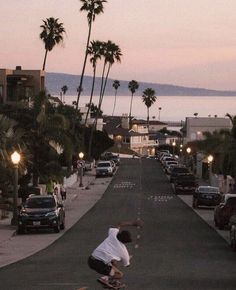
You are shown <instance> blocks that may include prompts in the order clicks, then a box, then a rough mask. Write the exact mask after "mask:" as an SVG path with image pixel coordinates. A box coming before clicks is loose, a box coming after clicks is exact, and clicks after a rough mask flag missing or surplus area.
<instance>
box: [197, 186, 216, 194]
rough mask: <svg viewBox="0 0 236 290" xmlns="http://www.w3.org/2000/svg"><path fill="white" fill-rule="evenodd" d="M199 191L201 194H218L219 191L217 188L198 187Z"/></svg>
mask: <svg viewBox="0 0 236 290" xmlns="http://www.w3.org/2000/svg"><path fill="white" fill-rule="evenodd" d="M199 191H201V192H203V193H219V189H218V188H217V187H202V186H200V187H199Z"/></svg>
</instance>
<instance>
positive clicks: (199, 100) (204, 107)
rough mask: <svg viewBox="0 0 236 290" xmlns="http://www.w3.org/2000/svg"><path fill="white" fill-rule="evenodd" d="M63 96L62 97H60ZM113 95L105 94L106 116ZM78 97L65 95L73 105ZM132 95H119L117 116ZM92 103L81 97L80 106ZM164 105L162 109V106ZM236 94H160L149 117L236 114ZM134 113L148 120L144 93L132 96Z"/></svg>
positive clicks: (125, 111)
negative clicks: (143, 100)
mask: <svg viewBox="0 0 236 290" xmlns="http://www.w3.org/2000/svg"><path fill="white" fill-rule="evenodd" d="M57 97H58V98H60V96H59V95H58V96H57ZM98 98H99V96H94V97H93V102H94V103H95V104H97V103H98ZM114 98H115V97H114V96H104V99H103V104H102V111H103V114H105V115H112V111H113V106H114ZM76 100H77V96H69V95H68V96H67V95H65V103H66V104H68V105H72V103H73V101H76ZM130 100H131V96H117V101H116V108H115V112H114V115H117V116H121V115H123V114H128V113H129V108H130ZM88 102H89V96H83V95H82V96H81V97H80V101H79V106H80V107H84V106H85V105H86V104H87V103H88ZM159 108H161V109H159ZM235 112H236V97H235V96H223V97H222V96H157V100H156V102H155V103H154V104H153V105H152V106H151V108H150V119H155V120H160V121H163V122H167V121H172V122H181V121H185V118H186V117H193V116H194V114H195V113H197V114H198V117H216V116H217V117H222V118H223V117H225V116H226V114H227V113H229V114H231V115H235ZM132 115H133V116H134V117H135V118H142V119H146V117H147V108H146V106H145V105H144V103H143V102H142V98H141V96H137V95H135V96H134V98H133V106H132Z"/></svg>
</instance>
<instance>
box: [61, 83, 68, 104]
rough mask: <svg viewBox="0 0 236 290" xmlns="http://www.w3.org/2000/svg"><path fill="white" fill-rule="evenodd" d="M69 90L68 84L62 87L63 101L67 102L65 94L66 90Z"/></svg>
mask: <svg viewBox="0 0 236 290" xmlns="http://www.w3.org/2000/svg"><path fill="white" fill-rule="evenodd" d="M67 91H68V87H67V86H66V85H64V86H63V87H62V88H61V92H62V94H63V102H65V95H66V92H67Z"/></svg>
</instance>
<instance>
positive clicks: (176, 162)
mask: <svg viewBox="0 0 236 290" xmlns="http://www.w3.org/2000/svg"><path fill="white" fill-rule="evenodd" d="M171 165H172V166H177V165H178V161H176V160H172V161H166V162H165V166H164V170H165V172H166V173H167V174H170V171H168V170H167V168H168V167H169V166H171Z"/></svg>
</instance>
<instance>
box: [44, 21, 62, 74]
mask: <svg viewBox="0 0 236 290" xmlns="http://www.w3.org/2000/svg"><path fill="white" fill-rule="evenodd" d="M58 20H59V19H58V18H53V17H50V18H47V19H46V20H43V23H44V24H43V25H41V26H40V28H42V32H41V33H40V35H39V37H40V39H41V40H42V41H43V42H44V47H45V56H44V61H43V70H45V66H46V60H47V54H48V52H49V51H51V50H52V49H53V48H54V46H55V45H56V44H59V43H61V42H62V41H63V34H64V33H65V29H64V27H63V23H59V22H58Z"/></svg>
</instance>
